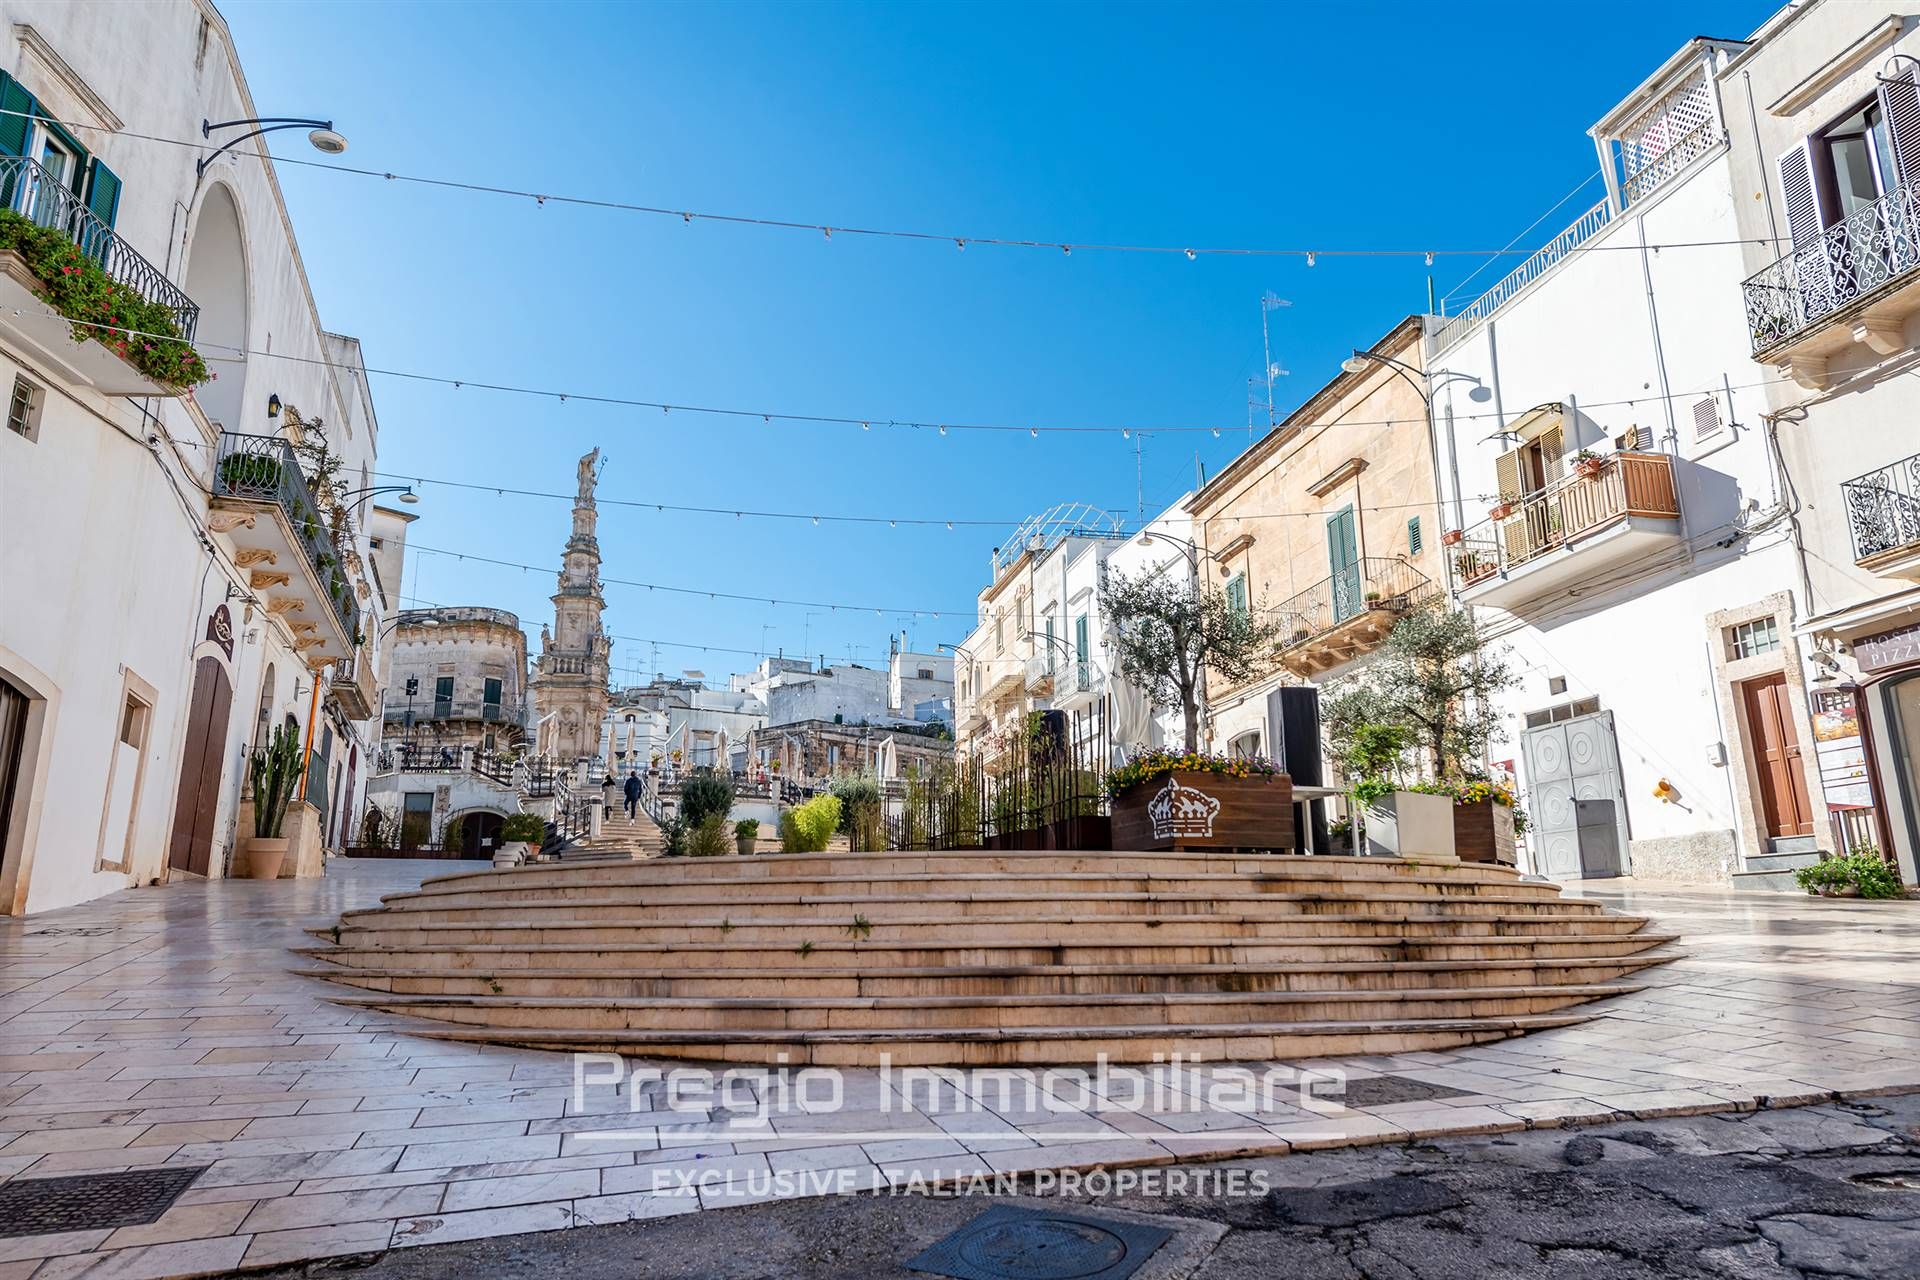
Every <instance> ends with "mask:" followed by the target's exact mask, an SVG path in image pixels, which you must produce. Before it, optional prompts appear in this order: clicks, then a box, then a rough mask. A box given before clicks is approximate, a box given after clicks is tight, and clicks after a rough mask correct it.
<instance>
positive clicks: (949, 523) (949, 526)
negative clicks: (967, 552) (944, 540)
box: [947, 520, 953, 529]
mask: <svg viewBox="0 0 1920 1280" xmlns="http://www.w3.org/2000/svg"><path fill="white" fill-rule="evenodd" d="M947 528H949V529H951V528H953V521H951V520H949V521H947Z"/></svg>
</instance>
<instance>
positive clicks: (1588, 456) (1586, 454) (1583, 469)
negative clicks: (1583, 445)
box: [1573, 449, 1613, 480]
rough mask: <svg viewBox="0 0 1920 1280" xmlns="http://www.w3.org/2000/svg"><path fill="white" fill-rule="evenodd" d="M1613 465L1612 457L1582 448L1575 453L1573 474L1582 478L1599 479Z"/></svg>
mask: <svg viewBox="0 0 1920 1280" xmlns="http://www.w3.org/2000/svg"><path fill="white" fill-rule="evenodd" d="M1612 465H1613V459H1612V458H1609V457H1606V456H1605V455H1603V454H1598V453H1595V452H1594V451H1593V450H1591V449H1582V450H1580V452H1578V453H1576V454H1574V455H1573V474H1575V475H1576V476H1579V477H1580V478H1581V479H1582V480H1598V479H1599V478H1600V477H1601V475H1602V474H1604V473H1605V471H1606V469H1607V468H1608V467H1610V466H1612Z"/></svg>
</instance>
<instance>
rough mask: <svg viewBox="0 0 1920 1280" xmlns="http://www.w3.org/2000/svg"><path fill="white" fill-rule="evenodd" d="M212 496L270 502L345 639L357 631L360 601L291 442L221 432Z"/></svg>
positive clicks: (269, 437)
mask: <svg viewBox="0 0 1920 1280" xmlns="http://www.w3.org/2000/svg"><path fill="white" fill-rule="evenodd" d="M213 492H214V496H216V497H221V498H241V499H245V500H247V501H249V502H272V503H275V504H277V505H278V506H279V508H280V513H281V515H282V516H283V517H284V518H285V519H286V522H287V524H288V526H289V527H290V528H291V529H292V530H293V537H294V541H295V542H297V543H299V544H300V546H301V548H302V549H303V550H304V551H305V552H306V555H307V564H308V566H309V567H311V568H312V570H313V574H314V577H315V578H316V579H317V580H318V582H319V583H320V594H322V595H324V596H326V597H327V600H328V601H329V603H331V604H332V606H333V616H334V617H335V618H337V619H338V620H339V622H340V626H341V628H342V629H343V630H344V631H345V632H346V634H347V636H348V638H349V642H351V639H352V637H354V636H357V635H359V634H360V605H359V602H358V601H356V600H355V599H354V598H353V587H352V585H351V584H350V583H349V582H348V581H347V574H346V567H345V566H344V565H343V564H342V563H341V560H340V549H339V548H338V547H336V546H335V545H334V543H333V536H332V534H331V532H330V531H329V529H328V526H327V521H326V519H325V517H323V516H322V515H321V514H320V509H319V507H317V506H315V505H314V501H313V489H312V487H311V486H309V485H308V483H307V477H306V473H305V472H303V471H301V470H300V461H299V459H298V458H297V457H295V456H294V452H293V446H292V445H290V444H288V443H287V442H286V441H285V440H282V439H281V438H280V437H278V436H251V435H242V434H241V433H239V432H237V431H223V432H221V433H220V454H219V457H218V458H217V459H216V460H215V462H214V467H213Z"/></svg>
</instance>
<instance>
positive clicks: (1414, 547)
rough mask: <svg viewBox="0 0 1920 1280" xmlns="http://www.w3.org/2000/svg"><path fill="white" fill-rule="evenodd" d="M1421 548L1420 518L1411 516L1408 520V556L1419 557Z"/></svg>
mask: <svg viewBox="0 0 1920 1280" xmlns="http://www.w3.org/2000/svg"><path fill="white" fill-rule="evenodd" d="M1421 546H1422V543H1421V541H1420V517H1419V516H1410V517H1408V519H1407V554H1408V555H1412V556H1417V555H1419V554H1420V547H1421Z"/></svg>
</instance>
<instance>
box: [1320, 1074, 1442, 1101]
mask: <svg viewBox="0 0 1920 1280" xmlns="http://www.w3.org/2000/svg"><path fill="white" fill-rule="evenodd" d="M1319 1096H1321V1097H1324V1098H1326V1099H1327V1101H1329V1102H1333V1101H1336V1100H1337V1101H1339V1102H1342V1103H1345V1104H1346V1105H1347V1106H1349V1107H1380V1106H1385V1105H1386V1104H1387V1103H1389V1102H1427V1101H1430V1100H1431V1099H1434V1098H1464V1097H1466V1096H1467V1091H1466V1090H1465V1089H1454V1088H1450V1087H1448V1086H1447V1085H1444V1084H1428V1083H1427V1082H1426V1081H1425V1080H1409V1079H1408V1078H1407V1077H1405V1076H1362V1077H1360V1078H1358V1079H1352V1080H1348V1081H1347V1091H1346V1093H1345V1094H1344V1095H1342V1094H1321V1095H1319Z"/></svg>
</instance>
